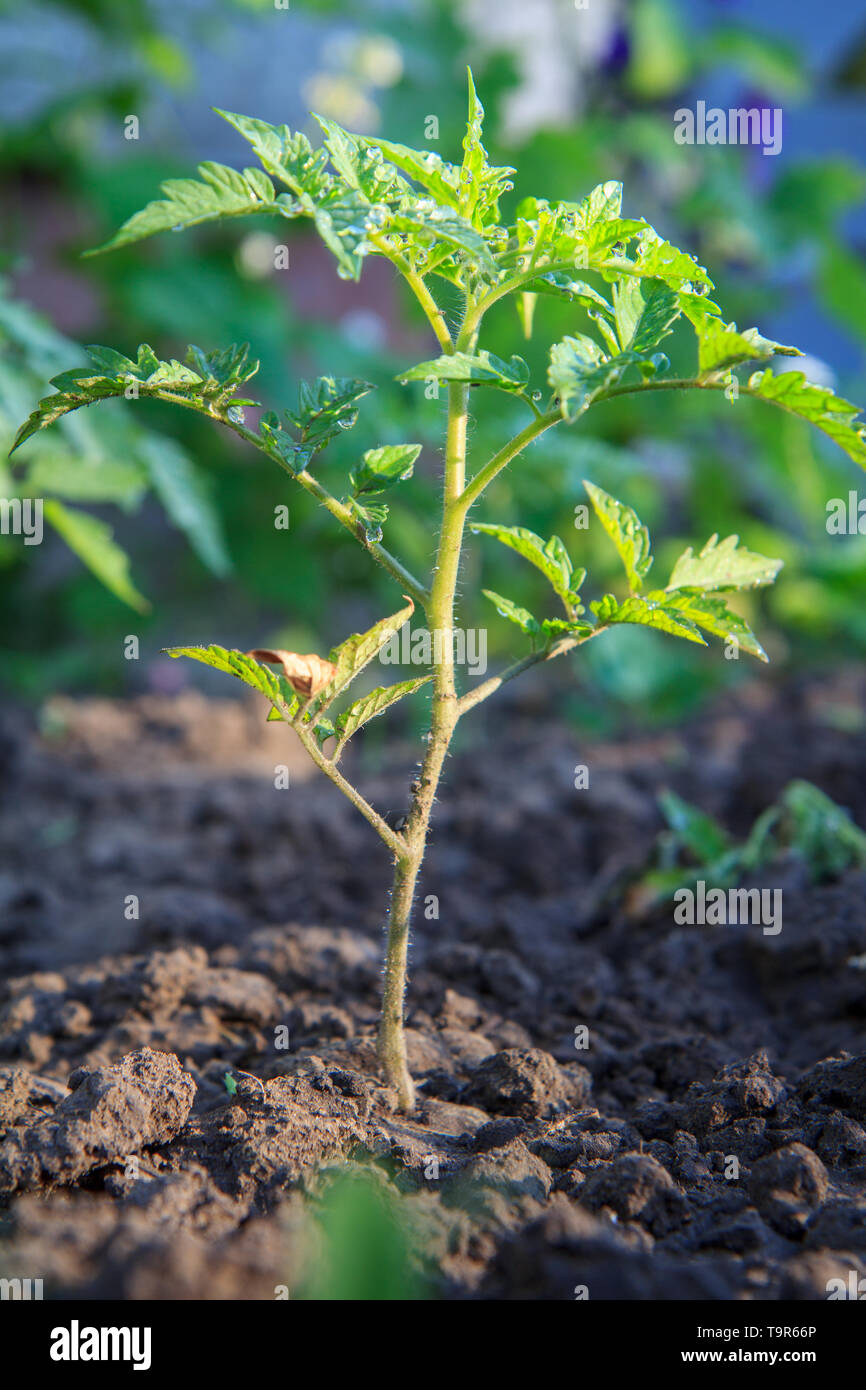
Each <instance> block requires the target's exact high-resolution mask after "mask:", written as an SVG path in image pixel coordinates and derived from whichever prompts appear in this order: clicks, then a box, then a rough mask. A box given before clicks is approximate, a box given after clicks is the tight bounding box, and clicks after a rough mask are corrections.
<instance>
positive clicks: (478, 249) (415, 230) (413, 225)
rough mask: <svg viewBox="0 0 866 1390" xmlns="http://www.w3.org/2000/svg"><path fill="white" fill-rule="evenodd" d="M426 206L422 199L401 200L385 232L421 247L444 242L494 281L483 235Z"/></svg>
mask: <svg viewBox="0 0 866 1390" xmlns="http://www.w3.org/2000/svg"><path fill="white" fill-rule="evenodd" d="M428 202H429V200H428V199H424V198H418V199H413V198H404V199H403V200H402V201H401V202H400V204H399V206H398V208H397V209H396V210H395V211H393V212H392V213H391V214H390V216H389V217H388V218H387V221H386V222H385V224H384V229H385V230H386V231H387V232H388V233H389V234H390V233H391V232H401V233H408V234H409V235H411V236H412V237H413V239H414V240H416V241H417V242H418V243H419V244H420V245H421V246H424V247H428V246H434V245H435V244H436V243H437V242H445V243H446V244H447V245H449V246H451V247H454V249H455V250H457V251H464V252H465V253H466V254H467V255H468V256H469V258H470V259H471V260H472V261H473V263H474V264H475V266H476V267H478V268H479V269H480V270H482V271H484V272H485V273H486V274H487V275H489V276H492V277H495V276H496V274H497V268H496V262H495V261H494V259H493V257H492V256H491V254H490V251H489V249H488V246H487V243H486V241H485V240H484V237H483V236H482V234H481V233H480V232H477V231H476V230H475V228H474V227H473V226H472V224H471V222H467V221H466V219H465V218H464V217H461V216H460V214H459V213H457V212H452V211H451V210H450V208H447V207H441V206H440V205H439V204H436V203H434V204H432V205H430V206H428Z"/></svg>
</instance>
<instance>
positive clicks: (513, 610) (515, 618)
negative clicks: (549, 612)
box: [481, 589, 541, 635]
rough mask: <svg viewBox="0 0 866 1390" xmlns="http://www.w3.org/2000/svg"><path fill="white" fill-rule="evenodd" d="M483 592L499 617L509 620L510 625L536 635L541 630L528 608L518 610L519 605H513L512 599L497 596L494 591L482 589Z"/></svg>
mask: <svg viewBox="0 0 866 1390" xmlns="http://www.w3.org/2000/svg"><path fill="white" fill-rule="evenodd" d="M481 592H482V594H483V595H484V597H485V598H489V599H490V602H491V603H492V604H494V605H495V607H496V611H497V613H498V614H499V616H500V617H502V618H507V619H508V621H509V622H510V623H516V624H517V626H518V627H519V628H520V631H521V632H527V633H529V634H530V635H534V634H535V633H537V632H539V631H540V630H541V624H540V623H539V621H538V619H537V618H533V616H532V614H531V613H530V612H529V610H528V609H527V608H518V606H517V604H516V603H512V602H511V599H510V598H503V597H502V595H501V594H495V593H494V592H493V590H492V589H482V590H481Z"/></svg>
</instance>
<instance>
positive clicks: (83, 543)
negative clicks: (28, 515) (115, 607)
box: [42, 497, 150, 613]
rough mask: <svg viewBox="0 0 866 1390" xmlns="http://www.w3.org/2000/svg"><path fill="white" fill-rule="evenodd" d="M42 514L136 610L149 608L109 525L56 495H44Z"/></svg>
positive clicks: (126, 557)
mask: <svg viewBox="0 0 866 1390" xmlns="http://www.w3.org/2000/svg"><path fill="white" fill-rule="evenodd" d="M42 514H43V516H44V518H45V520H46V521H47V522H48V523H49V525H51V526H53V527H54V530H55V531H56V532H57V533H58V535H60V536H62V537H63V539H64V540H65V542H66V544H67V545H68V546H69V549H70V550H72V551H74V552H75V554H76V555H77V556H78V558H79V560H81V561H82V563H83V564H85V565H86V566H87V568H88V569H89V570H91V571H92V572H93V574H95V575H96V577H97V579H98V580H100V582H101V583H102V584H104V585H105V587H106V589H109V590H110V591H111V593H113V594H114V595H115V597H117V598H119V599H121V601H122V602H123V603H128V604H129V606H130V608H134V609H135V610H136V612H138V613H146V612H147V611H148V609H149V608H150V604H149V603H148V601H147V599H146V598H145V597H144V596H143V594H140V593H139V592H138V590H137V589H136V587H135V585H134V584H133V582H132V580H131V579H130V577H129V556H128V555H127V554H126V552H125V551H124V550H122V549H121V548H120V546H119V545H118V544H117V542H116V541H115V539H114V536H113V533H112V530H111V527H110V526H107V525H106V523H105V522H104V521H100V520H98V518H97V517H95V516H91V515H90V514H89V512H81V511H78V510H77V509H76V508H73V507H66V506H64V504H63V503H62V502H60V501H58V499H57V498H56V497H46V498H45V500H44V502H43V504H42Z"/></svg>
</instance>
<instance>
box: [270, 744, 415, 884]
mask: <svg viewBox="0 0 866 1390" xmlns="http://www.w3.org/2000/svg"><path fill="white" fill-rule="evenodd" d="M291 727H292V728H293V729H294V731H295V733H296V734H297V735H298V738H299V739H300V740H301V743H302V744H303V745H304V747H305V749H306V750H307V752H308V753H309V755H310V757H311V758H312V760H313V762H314V763H315V764H316V767H318V768H319V769H320V770H321V771H322V772H324V774H325V776H326V777H328V778H329V779H330V781H332V782H333V783H334V786H335V787H338V788H339V789H340V791H341V792H342V793H343V795H344V796H345V797H348V799H349V801H351V803H352V805H353V806H354V807H356V809H357V810H359V811H360V812H361V815H362V816H363V817H364V819H365V820H366V821H368V822H369V823H370V825H372V827H373V829H374V830H375V831H376V832H377V834H378V835H379V836H380V838H381V839H382V840H384V842H385V844H386V845H387V846H388V848H389V849H390V850H391V852H392V853H393V854H394V856H395V858H397V859H401V860H402V859H405V858H406V857H407V845H406V841H405V839H404V838H403V836H402V835H399V834H398V833H397V831H396V830H392V829H391V827H390V825H389V824H388V822H387V821H386V820H385V819H384V818H383V817H382V816H380V815H379V812H378V811H377V810H375V808H374V807H372V806H371V805H370V803H369V801H367V800H366V798H365V797H363V796H362V795H361V793H360V792H359V791H358V789H357V788H356V787H353V786H352V783H351V782H348V781H347V780H346V778H345V777H344V776H343V774H342V772H340V771H339V770H338V768H336V767H335V766H334V764H333V763H332V762H331V760H330V759H329V758H326V757H325V755H324V753H323V752H322V750H321V748H320V747H319V745H318V744H317V742H316V736H315V734H313V733H311V732H310V730H309V729H306V728H305V727H304V726H303V724H292V725H291Z"/></svg>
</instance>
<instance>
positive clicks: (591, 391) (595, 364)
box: [547, 333, 631, 424]
mask: <svg viewBox="0 0 866 1390" xmlns="http://www.w3.org/2000/svg"><path fill="white" fill-rule="evenodd" d="M630 365H631V363H630V361H628V360H627V359H626V358H624V357H622V356H618V357H612V358H611V357H607V356H606V355H605V354H604V353H603V352H602V350H601V348H600V347H599V345H598V343H596V342H595V341H594V339H592V338H589V337H587V336H586V334H584V333H580V334H578V335H577V337H575V338H563V340H562V342H561V343H555V344H554V346H553V347H552V348H551V350H550V366H549V368H548V371H547V379H548V381H549V382H550V384H551V386H552V387H553V390H554V391H555V392H556V395H557V398H558V400H559V406H560V409H561V411H562V416H563V419H564V420H567V421H568V423H569V424H574V422H575V420H577V419H578V418H579V417H580V416H581V415H582V414H583V412H584V411H585V410H587V409H588V408H589V406H590V405H592V402H593V401H594V400H595V398H596V396H598V395H599V393H600V392H601V391H606V390H607V389H608V388H609V387H611V386H614V385H616V383H617V382H618V381H619V379H620V377H621V376H622V375H623V373H624V371H625V369H626V367H628V366H630Z"/></svg>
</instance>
